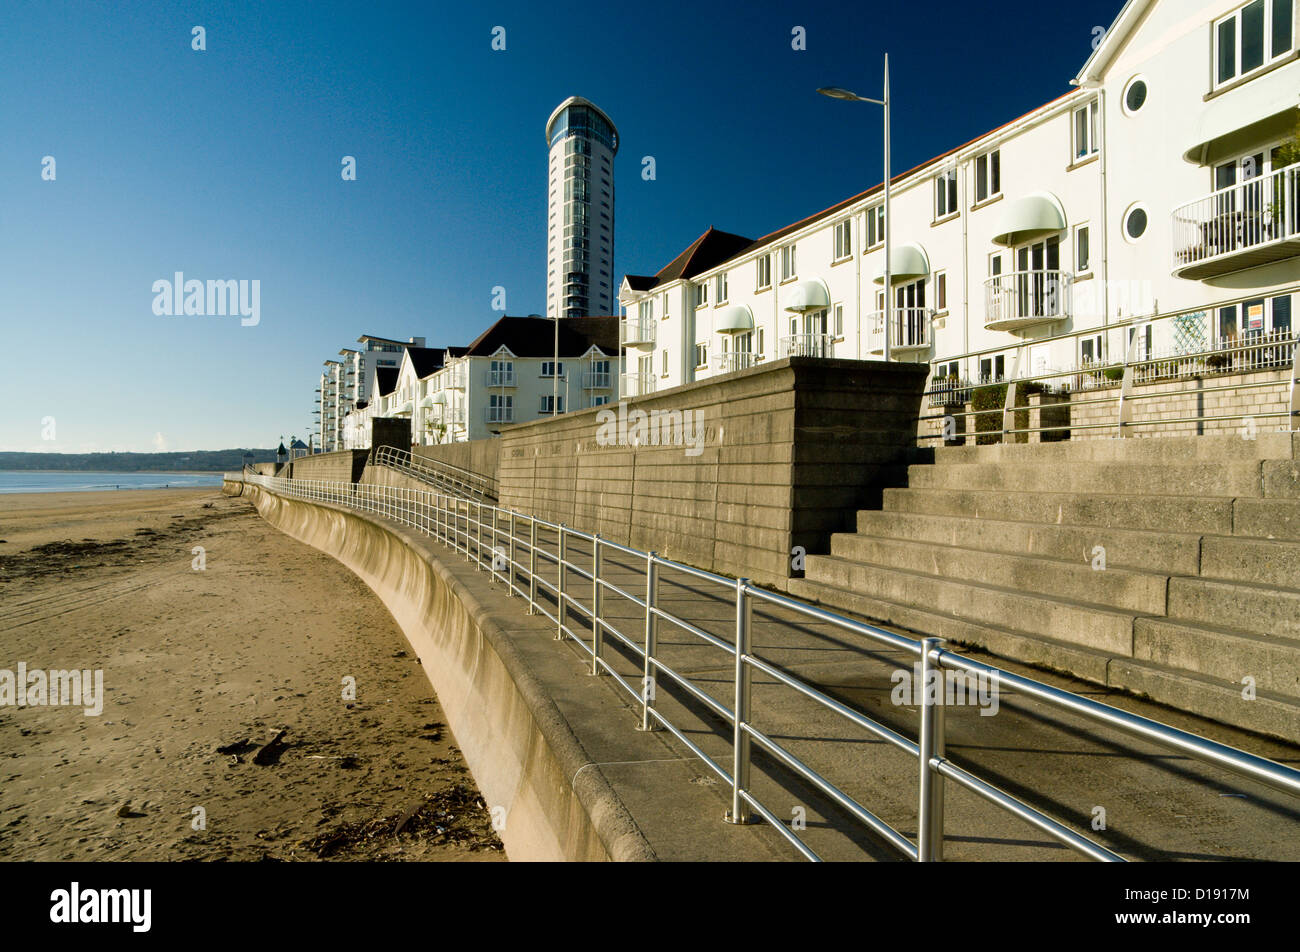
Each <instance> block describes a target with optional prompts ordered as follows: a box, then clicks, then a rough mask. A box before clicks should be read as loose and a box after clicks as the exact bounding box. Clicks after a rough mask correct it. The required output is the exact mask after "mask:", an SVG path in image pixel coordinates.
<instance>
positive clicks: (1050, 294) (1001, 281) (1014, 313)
mask: <svg viewBox="0 0 1300 952" xmlns="http://www.w3.org/2000/svg"><path fill="white" fill-rule="evenodd" d="M1070 282H1071V276H1070V275H1069V274H1068V273H1067V272H1064V271H1012V272H1010V273H1009V274H998V275H994V276H993V277H991V278H989V279H988V280H986V281H985V282H984V326H985V327H986V328H987V329H988V330H998V331H1014V330H1018V329H1019V328H1022V327H1031V326H1033V325H1035V324H1044V323H1047V322H1049V321H1059V320H1063V319H1064V318H1067V317H1069V316H1070Z"/></svg>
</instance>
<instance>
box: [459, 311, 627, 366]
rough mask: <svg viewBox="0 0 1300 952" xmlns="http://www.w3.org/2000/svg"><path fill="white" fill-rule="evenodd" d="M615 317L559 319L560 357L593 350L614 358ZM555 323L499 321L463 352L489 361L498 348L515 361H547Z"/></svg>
mask: <svg viewBox="0 0 1300 952" xmlns="http://www.w3.org/2000/svg"><path fill="white" fill-rule="evenodd" d="M618 320H619V319H618V317H617V316H614V317H564V318H560V319H559V332H560V356H561V357H581V356H582V355H583V354H585V353H586V352H587V351H588V350H590V349H591V348H592V347H593V346H594V347H597V348H599V349H600V350H601V351H602V352H604V353H605V354H608V355H609V356H611V357H613V356H617V354H618ZM555 323H556V322H555V321H554V320H552V319H551V318H547V317H503V318H501V319H500V320H498V321H497V322H496V323H495V324H493V325H492V326H491V327H489V328H488V329H487V330H486V331H484V332H483V333H482V334H480V335H479V337H478V339H477V340H475V341H474V342H473V343H472V344H470V345H469V347H468V348H467V349H466V354H467V355H468V356H470V357H490V356H491V355H492V354H495V353H496V352H497V351H498V350H500V349H501V348H502V347H506V348H508V349H509V351H510V353H512V354H514V355H515V356H516V357H550V356H551V355H552V354H553V353H554V352H555V331H556V327H555Z"/></svg>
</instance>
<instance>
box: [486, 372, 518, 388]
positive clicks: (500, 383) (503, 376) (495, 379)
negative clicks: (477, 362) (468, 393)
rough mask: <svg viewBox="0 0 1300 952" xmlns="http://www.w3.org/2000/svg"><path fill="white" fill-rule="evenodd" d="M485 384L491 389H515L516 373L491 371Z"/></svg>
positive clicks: (487, 374)
mask: <svg viewBox="0 0 1300 952" xmlns="http://www.w3.org/2000/svg"><path fill="white" fill-rule="evenodd" d="M484 376H485V377H486V380H485V383H486V385H487V386H489V387H513V386H515V372H514V371H513V370H489V371H488V372H487V373H486V374H485V375H484Z"/></svg>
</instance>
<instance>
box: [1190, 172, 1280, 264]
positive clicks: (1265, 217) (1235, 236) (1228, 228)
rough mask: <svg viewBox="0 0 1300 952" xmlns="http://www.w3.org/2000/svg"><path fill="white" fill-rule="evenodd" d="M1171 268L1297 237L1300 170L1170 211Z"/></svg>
mask: <svg viewBox="0 0 1300 952" xmlns="http://www.w3.org/2000/svg"><path fill="white" fill-rule="evenodd" d="M1172 222H1173V230H1174V266H1175V267H1176V268H1186V267H1189V266H1193V265H1197V264H1201V263H1202V262H1208V261H1211V260H1212V259H1215V258H1221V257H1227V256H1230V255H1235V254H1240V253H1242V252H1249V251H1254V250H1263V249H1265V248H1267V247H1269V246H1270V245H1275V244H1277V243H1279V242H1283V241H1286V240H1288V239H1292V238H1298V237H1300V164H1296V165H1291V166H1288V167H1286V168H1284V169H1278V170H1277V171H1275V172H1270V173H1269V174H1268V175H1261V176H1259V177H1258V178H1253V179H1250V180H1249V181H1247V182H1241V183H1239V184H1237V185H1232V186H1229V187H1228V188H1224V189H1219V190H1218V191H1217V192H1212V193H1210V194H1209V195H1206V196H1205V197H1204V198H1198V199H1196V201H1193V202H1188V203H1187V204H1186V205H1182V206H1180V207H1178V208H1176V209H1174V212H1173V215H1172Z"/></svg>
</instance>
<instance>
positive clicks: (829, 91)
mask: <svg viewBox="0 0 1300 952" xmlns="http://www.w3.org/2000/svg"><path fill="white" fill-rule="evenodd" d="M817 92H819V93H821V94H822V95H823V96H829V97H830V98H831V99H843V100H846V101H848V102H869V103H874V104H876V105H877V106H883V107H884V108H885V315H884V317H885V360H888V359H889V353H890V346H889V340H890V336H891V331H892V330H893V327H892V324H893V320H892V318H893V295H894V289H893V287H892V286H891V283H892V282H891V278H892V275H891V273H890V265H891V264H892V262H891V261H890V251H891V248H892V242H891V241H890V233H891V229H892V228H893V227H894V216H893V214H891V210H890V207H889V54H888V53H886V54H885V96H884V98H883V99H871V98H869V97H867V96H859V95H858V94H857V93H855V92H850V91H849V90H847V89H843V88H841V87H839V86H823V87H822V88H820V89H818V90H817Z"/></svg>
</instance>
